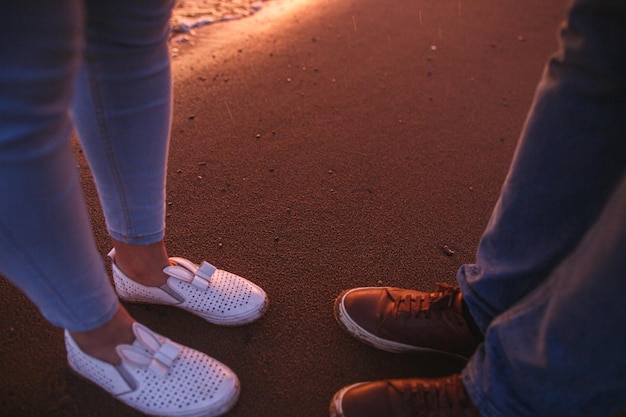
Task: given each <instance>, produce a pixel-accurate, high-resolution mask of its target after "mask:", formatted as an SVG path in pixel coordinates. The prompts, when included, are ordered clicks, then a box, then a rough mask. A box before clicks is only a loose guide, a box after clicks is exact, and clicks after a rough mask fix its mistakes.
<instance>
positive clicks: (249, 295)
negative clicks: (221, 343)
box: [109, 249, 269, 326]
mask: <svg viewBox="0 0 626 417" xmlns="http://www.w3.org/2000/svg"><path fill="white" fill-rule="evenodd" d="M109 257H110V258H111V261H112V269H113V281H114V283H115V290H116V291H117V294H118V296H119V297H120V298H121V299H122V300H124V301H128V302H135V303H151V304H165V305H170V306H175V307H179V308H182V309H184V310H186V311H188V312H190V313H192V314H196V315H198V316H200V317H202V318H204V319H205V320H207V321H209V322H211V323H214V324H219V325H223V326H238V325H243V324H248V323H251V322H253V321H255V320H257V319H259V318H260V317H262V316H263V314H264V313H265V311H266V310H267V307H268V303H269V302H268V299H267V294H266V293H265V291H263V289H261V288H260V287H259V286H258V285H255V284H254V283H252V282H250V281H248V280H247V279H245V278H242V277H240V276H238V275H235V274H232V273H230V272H226V271H224V270H221V269H217V268H215V267H214V266H213V265H211V264H209V263H208V262H203V263H202V264H201V265H196V264H194V263H192V262H191V261H189V260H187V259H184V258H177V257H172V258H169V260H168V265H167V266H166V267H165V268H163V270H162V273H163V274H164V275H165V276H166V282H165V283H163V284H162V285H160V286H152V285H143V284H141V283H139V282H137V281H136V280H135V279H131V278H130V277H129V276H128V275H127V274H126V273H125V272H124V271H122V270H121V268H120V267H119V266H118V264H117V252H116V250H115V249H113V250H112V251H111V252H110V253H109Z"/></svg>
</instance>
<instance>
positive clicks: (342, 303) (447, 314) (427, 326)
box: [334, 284, 482, 358]
mask: <svg viewBox="0 0 626 417" xmlns="http://www.w3.org/2000/svg"><path fill="white" fill-rule="evenodd" d="M462 297H463V296H462V294H461V292H460V290H459V289H458V288H457V287H452V286H450V285H447V284H438V287H437V290H436V291H435V292H432V293H425V292H421V291H413V290H406V289H400V288H391V287H364V288H354V289H351V290H347V291H344V292H343V293H342V294H341V295H339V297H338V298H337V299H336V300H335V306H334V313H335V318H336V319H337V322H338V323H339V324H340V325H341V327H343V328H344V329H345V330H346V331H347V332H348V333H350V334H351V335H352V336H354V337H356V338H357V339H359V340H360V341H362V342H365V343H367V344H369V345H371V346H374V347H376V348H378V349H382V350H385V351H388V352H409V351H437V352H444V353H448V354H452V355H455V356H459V357H462V358H468V357H470V356H471V355H472V354H473V353H474V351H475V350H476V347H477V346H478V345H479V344H480V343H481V341H482V335H480V332H478V330H477V329H476V326H475V324H474V323H473V322H472V321H469V322H468V320H466V316H469V313H467V314H464V312H463V298H462ZM469 320H471V317H470V318H469Z"/></svg>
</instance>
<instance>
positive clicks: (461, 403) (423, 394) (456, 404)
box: [387, 376, 480, 417]
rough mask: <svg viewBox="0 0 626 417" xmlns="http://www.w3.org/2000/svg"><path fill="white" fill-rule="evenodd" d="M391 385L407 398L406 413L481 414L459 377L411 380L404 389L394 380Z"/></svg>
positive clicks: (435, 416)
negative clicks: (395, 383) (394, 382)
mask: <svg viewBox="0 0 626 417" xmlns="http://www.w3.org/2000/svg"><path fill="white" fill-rule="evenodd" d="M387 383H388V384H389V386H390V387H391V388H392V389H394V390H395V391H396V392H398V394H400V395H401V396H402V398H403V400H404V405H405V413H406V415H407V416H411V417H441V416H451V417H452V416H454V417H480V414H479V413H478V410H477V409H476V407H475V406H474V405H473V403H472V402H471V400H470V398H469V396H468V395H467V391H466V390H465V387H464V386H463V383H462V382H461V378H460V377H458V376H454V377H448V378H441V379H437V380H432V381H419V382H415V383H411V384H410V385H409V386H408V387H404V389H402V388H399V387H397V386H396V385H394V384H393V382H392V381H388V382H387Z"/></svg>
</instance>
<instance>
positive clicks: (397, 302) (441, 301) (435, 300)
mask: <svg viewBox="0 0 626 417" xmlns="http://www.w3.org/2000/svg"><path fill="white" fill-rule="evenodd" d="M458 291H459V290H458V288H457V287H454V286H452V285H449V284H446V283H443V282H438V283H437V288H436V290H435V292H432V293H430V294H428V297H427V298H426V297H412V296H411V294H407V295H406V296H404V297H400V296H399V297H396V298H394V299H393V302H394V311H393V318H394V319H397V318H398V316H399V315H400V314H401V313H403V314H408V315H414V316H415V317H418V316H419V315H420V314H423V315H424V316H425V317H426V318H429V317H430V314H431V313H435V315H437V316H438V317H440V316H441V314H440V312H441V311H443V309H444V308H448V307H450V306H451V305H452V303H453V302H454V297H455V296H456V294H457V293H458Z"/></svg>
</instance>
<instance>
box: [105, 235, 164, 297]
mask: <svg viewBox="0 0 626 417" xmlns="http://www.w3.org/2000/svg"><path fill="white" fill-rule="evenodd" d="M113 247H114V248H115V264H116V265H117V267H118V268H120V269H121V270H122V271H124V273H125V274H126V275H127V276H129V277H132V279H133V281H135V282H138V283H140V284H142V285H145V286H148V287H160V286H161V285H163V284H165V283H166V282H167V275H166V274H165V273H163V268H165V267H166V266H168V265H169V259H168V257H167V249H166V248H165V243H164V242H163V241H162V240H161V241H160V242H157V243H153V244H151V245H145V246H140V245H129V244H128V243H124V242H120V241H119V240H115V239H113Z"/></svg>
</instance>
